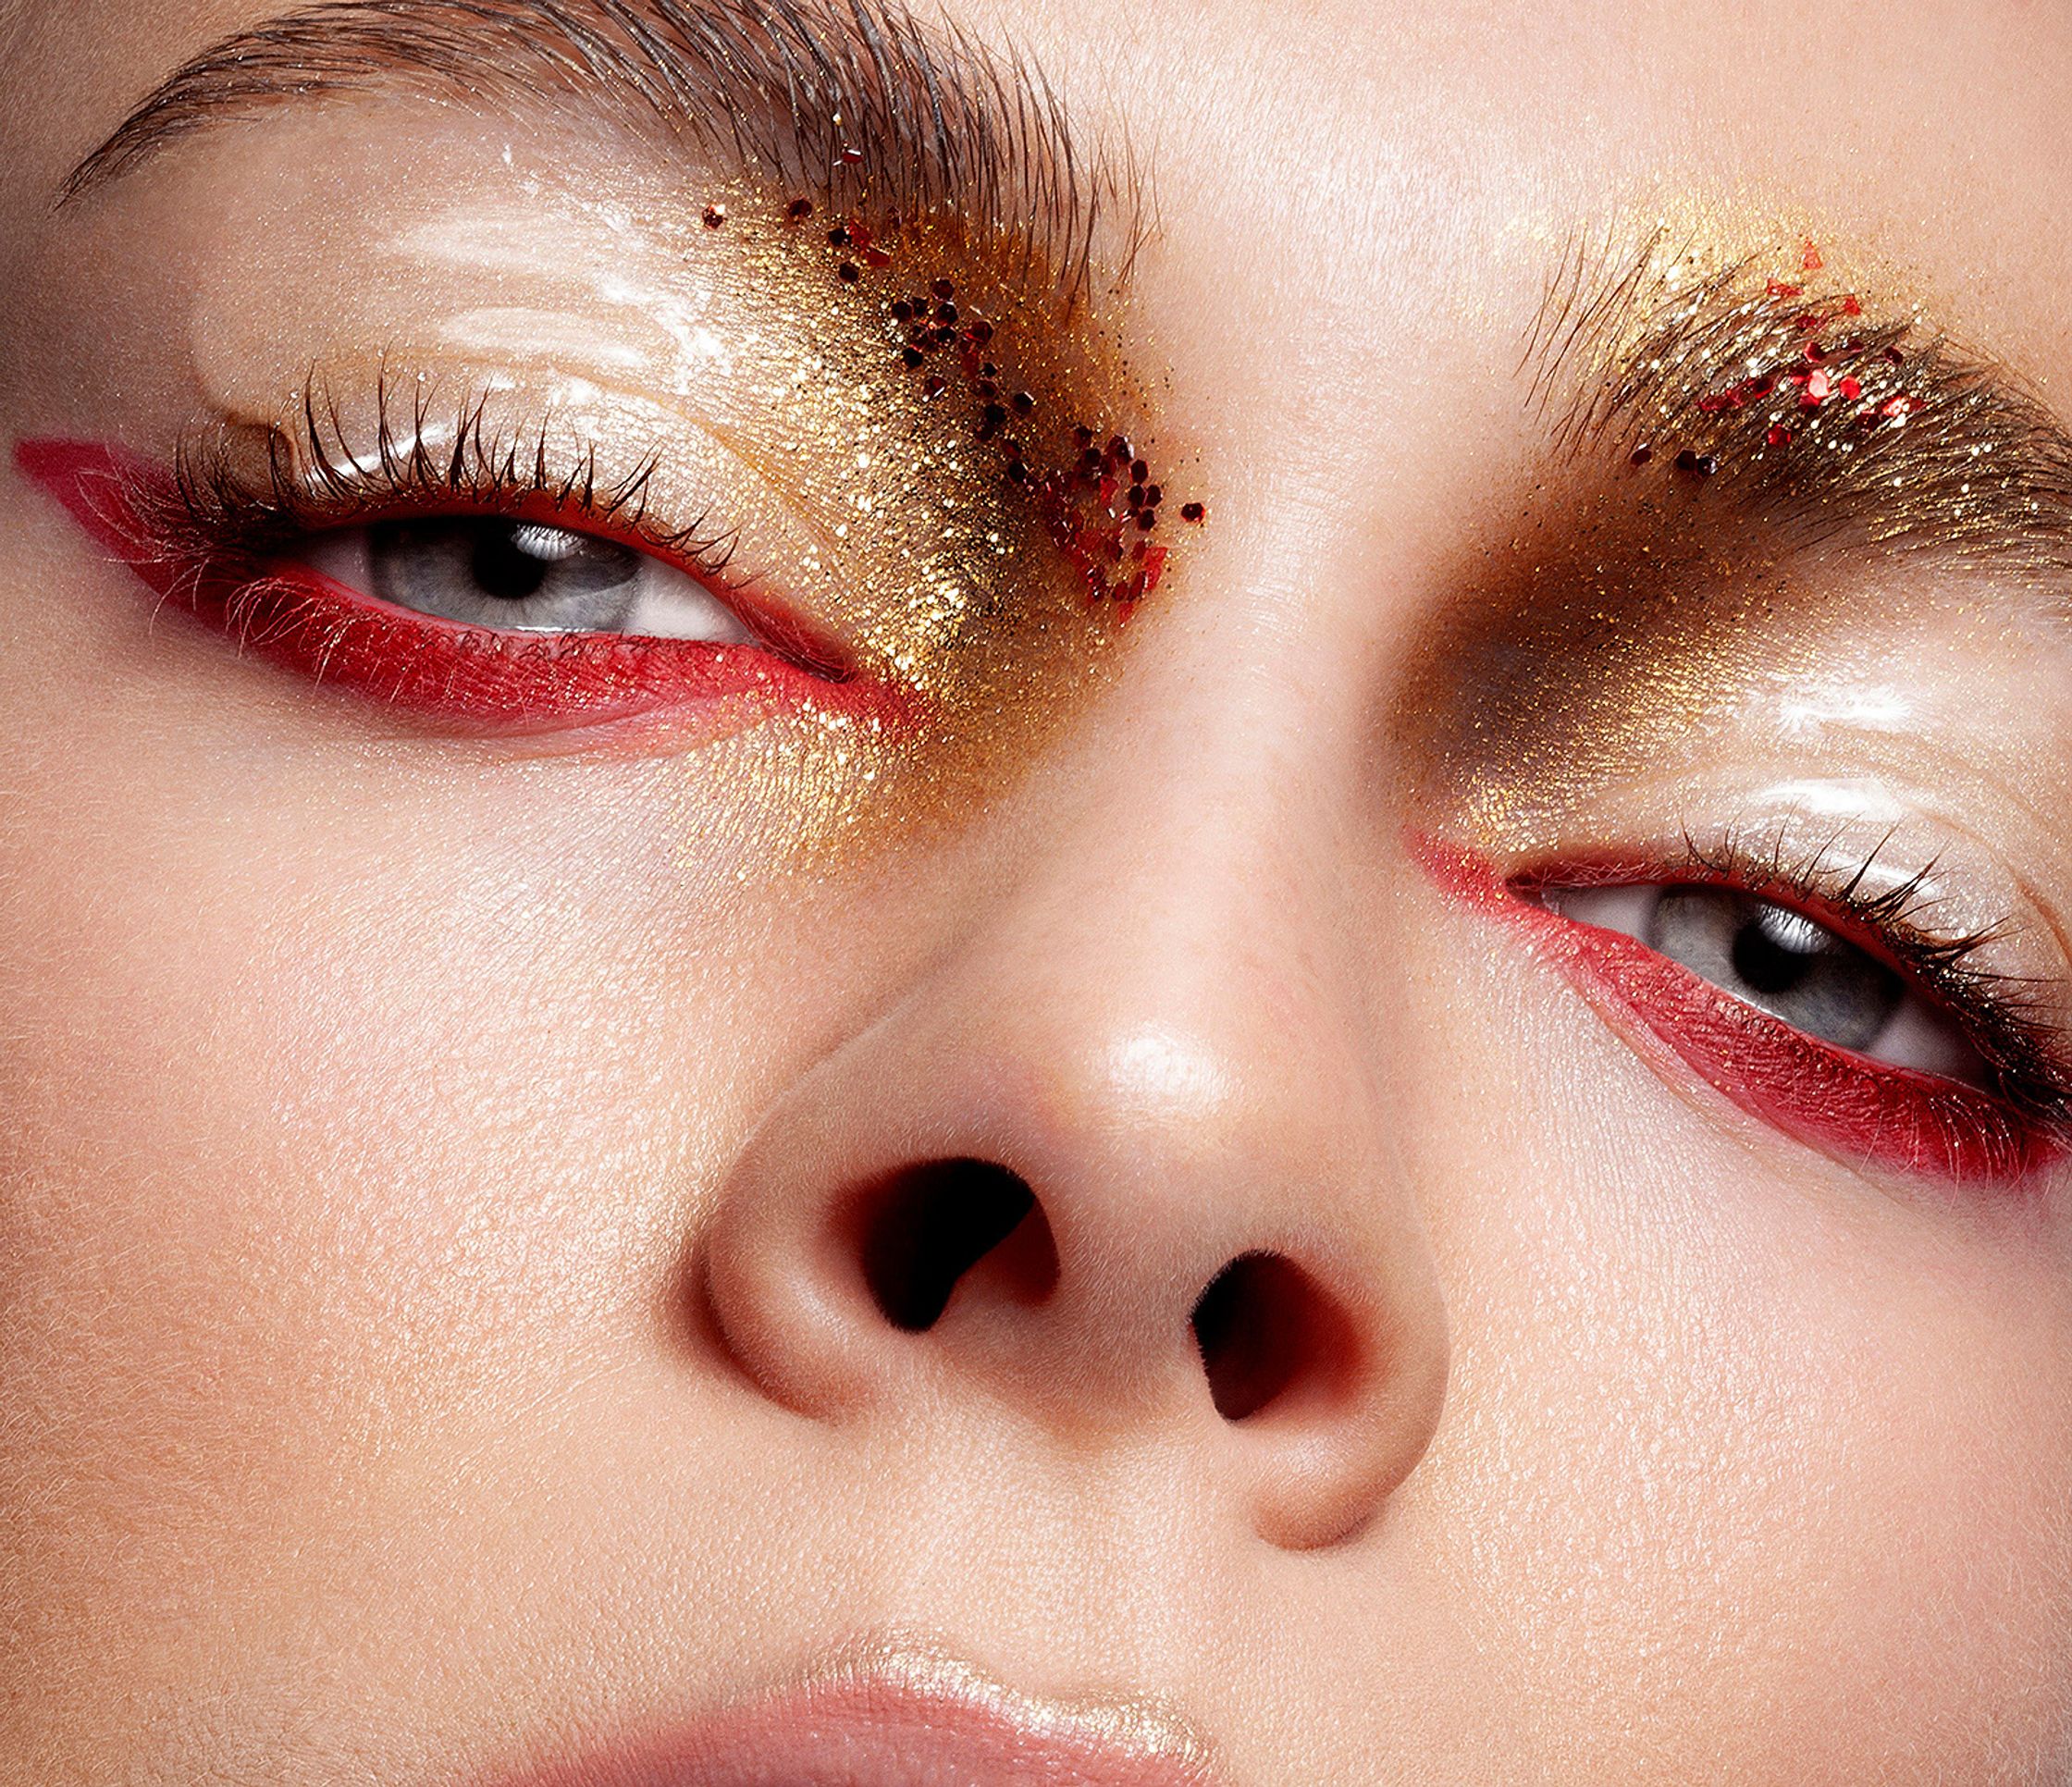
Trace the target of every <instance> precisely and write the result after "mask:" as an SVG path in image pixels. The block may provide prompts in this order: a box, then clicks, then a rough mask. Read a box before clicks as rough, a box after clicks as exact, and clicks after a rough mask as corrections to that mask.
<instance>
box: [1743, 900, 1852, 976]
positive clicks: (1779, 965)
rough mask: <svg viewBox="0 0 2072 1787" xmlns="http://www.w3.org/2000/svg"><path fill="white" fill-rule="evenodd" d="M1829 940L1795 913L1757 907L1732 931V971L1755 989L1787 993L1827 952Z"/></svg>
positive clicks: (1823, 933)
mask: <svg viewBox="0 0 2072 1787" xmlns="http://www.w3.org/2000/svg"><path fill="white" fill-rule="evenodd" d="M1831 942H1832V940H1831V939H1830V938H1829V937H1828V936H1827V934H1826V933H1825V932H1824V931H1822V930H1820V928H1819V926H1818V925H1816V924H1814V923H1813V922H1812V921H1811V920H1810V919H1808V918H1801V917H1800V916H1799V915H1798V914H1797V913H1795V912H1786V911H1783V910H1782V909H1780V908H1779V907H1777V906H1759V907H1758V908H1757V910H1756V911H1755V912H1754V913H1753V914H1751V915H1750V917H1749V919H1748V922H1747V923H1746V924H1745V925H1743V926H1742V927H1741V929H1740V930H1738V931H1736V932H1735V933H1734V940H1733V967H1734V972H1735V973H1736V974H1738V975H1740V976H1741V978H1742V979H1743V980H1745V981H1746V982H1747V983H1748V984H1749V985H1750V986H1751V987H1753V988H1754V989H1755V990H1756V991H1757V992H1772V993H1775V992H1791V991H1792V989H1793V988H1795V987H1796V986H1797V985H1798V984H1799V983H1800V982H1801V981H1803V980H1805V979H1806V978H1807V976H1808V975H1809V974H1811V973H1812V972H1813V970H1814V968H1815V967H1816V966H1817V965H1818V964H1819V959H1820V957H1821V956H1822V955H1828V954H1830V953H1831V952H1830V949H1829V947H1828V945H1829V944H1830V943H1831Z"/></svg>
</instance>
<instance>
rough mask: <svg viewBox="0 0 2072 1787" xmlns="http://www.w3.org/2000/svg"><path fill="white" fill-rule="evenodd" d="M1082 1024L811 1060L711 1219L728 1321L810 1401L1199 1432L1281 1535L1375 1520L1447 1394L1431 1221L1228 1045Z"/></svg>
mask: <svg viewBox="0 0 2072 1787" xmlns="http://www.w3.org/2000/svg"><path fill="white" fill-rule="evenodd" d="M931 1032H932V1033H931ZM1080 1041H1081V1047H1080V1049H1079V1051H1078V1052H1077V1054H1075V1053H1074V1052H1073V1051H1072V1050H1071V1049H1069V1048H1068V1047H1067V1046H1066V1045H1065V1043H1064V1041H1063V1040H1062V1039H1059V1040H1058V1044H1057V1046H1056V1047H1053V1048H1046V1049H1034V1048H1028V1047H1024V1048H1021V1049H1014V1050H1006V1051H995V1052H993V1053H992V1054H989V1055H985V1056H981V1055H978V1054H974V1053H972V1052H971V1051H969V1050H968V1049H952V1048H950V1047H948V1046H946V1039H945V1038H944V1036H943V1035H942V1034H941V1033H940V1031H939V1028H938V1026H937V1024H935V1023H931V1022H929V1021H927V1020H926V1019H925V1018H923V1017H920V1016H919V1015H918V1014H915V1013H908V1014H907V1015H906V1016H904V1017H902V1016H898V1015H895V1016H894V1018H892V1019H891V1020H888V1022H887V1023H884V1024H881V1025H880V1026H877V1027H874V1028H873V1031H872V1032H871V1033H870V1035H869V1036H868V1037H859V1038H857V1039H855V1040H854V1041H852V1042H851V1043H849V1044H847V1045H845V1047H843V1048H841V1049H838V1050H837V1051H835V1053H834V1054H832V1055H830V1056H828V1057H826V1058H824V1059H823V1060H822V1061H821V1062H820V1063H819V1064H818V1065H817V1066H815V1067H814V1068H812V1069H810V1070H809V1071H808V1074H807V1075H806V1076H805V1078H802V1079H801V1080H800V1081H799V1082H797V1083H796V1085H795V1086H794V1087H793V1088H792V1089H791V1091H789V1092H788V1093H787V1094H786V1095H785V1096H784V1097H783V1099H782V1100H781V1101H780V1103H779V1104H778V1105H777V1106H776V1107H775V1108H774V1109H773V1110H772V1111H771V1113H770V1114H769V1115H768V1116H767V1117H766V1118H765V1120H764V1122H763V1124H762V1125H761V1126H760V1127H759V1130H758V1131H757V1133H756V1135H755V1136H754V1137H753V1138H752V1139H751V1140H750V1142H749V1143H748V1145H747V1146H746V1148H745V1149H744V1151H743V1152H742V1154H741V1156H740V1157H739V1159H738V1160H737V1161H736V1163H735V1165H734V1170H733V1172H732V1173H731V1174H730V1176H729V1177H728V1179H727V1181H726V1182H725V1184H724V1185H723V1187H722V1192H721V1196H720V1199H719V1202H718V1206H717V1209H716V1212H715V1214H714V1216H713V1217H712V1219H711V1222H710V1224H709V1228H708V1230H707V1232H706V1233H705V1235H704V1236H703V1238H702V1240H701V1245H700V1250H699V1251H700V1259H701V1264H702V1276H703V1282H704V1286H705V1291H706V1295H707V1299H708V1302H709V1308H710V1310H711V1312H712V1314H713V1317H714V1323H715V1326H716V1329H717V1331H718V1333H719V1335H720V1336H721V1337H722V1342H723V1344H724V1345H725V1347H726V1348H727V1349H728V1350H729V1351H730V1352H731V1353H732V1354H733V1356H734V1360H735V1361H736V1362H738V1363H739V1364H740V1366H741V1367H742V1368H743V1369H744V1370H745V1371H746V1374H747V1375H748V1376H749V1377H750V1379H751V1380H752V1381H753V1382H754V1383H755V1384H756V1385H758V1386H759V1387H760V1389H761V1390H762V1392H763V1393H764V1394H765V1395H767V1396H768V1397H770V1398H771V1399H773V1400H774V1401H777V1402H779V1403H781V1404H783V1406H785V1407H787V1408H790V1409H792V1410H795V1411H798V1412H800V1413H802V1414H806V1415H808V1416H813V1417H820V1418H833V1417H840V1418H842V1419H845V1420H853V1419H868V1418H870V1416H871V1415H872V1414H873V1413H879V1414H890V1413H894V1412H900V1411H905V1410H906V1409H908V1408H911V1407H920V1406H926V1407H940V1406H942V1402H943V1399H955V1398H956V1397H959V1396H964V1395H983V1396H985V1397H987V1398H988V1399H991V1400H992V1401H993V1402H994V1403H996V1404H999V1405H1003V1406H1005V1407H1007V1408H1009V1409H1012V1410H1014V1411H1018V1413H1019V1414H1020V1416H1021V1417H1022V1418H1023V1419H1024V1420H1025V1421H1026V1422H1027V1423H1030V1425H1032V1426H1033V1427H1034V1428H1035V1429H1037V1430H1039V1432H1040V1435H1042V1436H1047V1437H1048V1438H1049V1439H1050V1440H1051V1441H1053V1442H1055V1443H1056V1444H1058V1445H1060V1446H1068V1447H1070V1448H1074V1449H1075V1450H1083V1449H1084V1448H1086V1447H1087V1446H1089V1445H1099V1444H1108V1445H1114V1446H1118V1447H1119V1446H1123V1445H1135V1444H1141V1443H1143V1442H1144V1441H1146V1440H1147V1439H1150V1440H1157V1441H1163V1442H1165V1443H1167V1444H1169V1445H1172V1446H1175V1447H1178V1448H1181V1449H1182V1451H1183V1452H1184V1453H1185V1455H1186V1456H1187V1458H1188V1459H1189V1460H1190V1464H1189V1467H1188V1468H1190V1469H1191V1470H1193V1471H1196V1472H1198V1473H1203V1474H1204V1475H1206V1476H1208V1477H1209V1478H1211V1479H1213V1480H1214V1486H1215V1488H1217V1489H1218V1490H1220V1491H1221V1492H1222V1493H1223V1494H1224V1495H1225V1496H1226V1497H1228V1498H1229V1499H1231V1500H1232V1502H1233V1504H1234V1505H1235V1506H1237V1507H1238V1508H1240V1510H1241V1512H1242V1515H1243V1517H1244V1518H1246V1519H1248V1520H1249V1521H1250V1522H1251V1524H1252V1527H1253V1529H1254V1530H1255V1531H1256V1532H1257V1533H1258V1534H1260V1535H1261V1536H1263V1537H1264V1538H1266V1539H1267V1540H1269V1541H1271V1542H1272V1543H1275V1544H1277V1545H1281V1546H1287V1547H1314V1546H1318V1545H1324V1544H1328V1543H1331V1542H1333V1541H1334V1540H1337V1539H1339V1538H1342V1537H1344V1536H1347V1535H1348V1534H1351V1533H1353V1532H1355V1531H1357V1530H1359V1529H1360V1528H1361V1527H1362V1526H1363V1525H1364V1524H1365V1523H1366V1522H1367V1520H1368V1519H1369V1517H1370V1516H1371V1515H1372V1513H1373V1512H1374V1511H1375V1509H1376V1508H1378V1507H1379V1506H1380V1505H1381V1503H1382V1502H1383V1501H1384V1500H1385V1499H1386V1497H1388V1494H1389V1493H1390V1492H1391V1491H1392V1490H1393V1488H1394V1487H1395V1486H1396V1485H1397V1484H1399V1483H1400V1481H1401V1479H1402V1478H1403V1477H1404V1476H1405V1475H1407V1474H1408V1473H1409V1471H1410V1470H1411V1469H1412V1467H1413V1466H1414V1465H1415V1463H1416V1461H1417V1460H1418V1459H1419V1458H1420V1457H1421V1456H1422V1455H1423V1453H1424V1450H1425V1447H1426V1445H1427V1444H1428V1442H1429V1440H1430V1437H1431V1434H1432V1432H1433V1430H1434V1428H1435V1427H1436V1425H1437V1418H1438V1411H1439V1405H1440V1402H1441V1400H1442V1399H1443V1396H1444V1387H1445V1382H1446V1337H1445V1320H1444V1312H1443V1306H1442V1305H1441V1303H1440V1301H1439V1298H1438V1292H1437V1282H1436V1277H1435V1276H1434V1275H1433V1274H1432V1272H1431V1271H1430V1269H1429V1262H1428V1260H1427V1259H1426V1257H1425V1249H1424V1245H1423V1240H1422V1231H1421V1230H1418V1229H1415V1228H1414V1226H1405V1225H1403V1224H1401V1223H1400V1222H1398V1221H1393V1220H1387V1219H1384V1220H1367V1221H1359V1220H1349V1219H1348V1217H1349V1213H1357V1212H1359V1211H1360V1210H1361V1208H1362V1205H1363V1200H1362V1198H1361V1197H1360V1195H1359V1193H1360V1191H1361V1190H1362V1189H1365V1188H1362V1187H1361V1186H1360V1185H1359V1184H1358V1183H1357V1182H1356V1181H1357V1179H1358V1177H1359V1175H1358V1174H1357V1173H1355V1174H1354V1175H1353V1181H1355V1182H1348V1181H1345V1180H1344V1179H1342V1178H1341V1179H1340V1182H1339V1183H1337V1184H1335V1185H1327V1184H1322V1183H1320V1182H1318V1181H1317V1180H1316V1179H1315V1178H1314V1177H1310V1176H1307V1175H1304V1174H1302V1173H1300V1172H1296V1173H1291V1172H1290V1171H1289V1167H1288V1165H1287V1153H1288V1148H1289V1141H1290V1138H1289V1136H1288V1135H1286V1134H1285V1133H1280V1131H1282V1130H1284V1129H1285V1125H1283V1124H1280V1123H1278V1122H1277V1121H1276V1120H1275V1114H1273V1113H1270V1112H1268V1113H1262V1112H1259V1111H1256V1110H1254V1111H1252V1112H1249V1113H1247V1112H1245V1111H1242V1110H1236V1109H1233V1108H1230V1107H1229V1103H1228V1098H1227V1095H1228V1094H1230V1092H1231V1089H1233V1088H1235V1087H1237V1086H1239V1085H1240V1084H1241V1083H1242V1081H1243V1078H1244V1077H1243V1076H1242V1075H1240V1074H1237V1073H1235V1072H1223V1071H1222V1070H1220V1069H1219V1068H1218V1067H1217V1066H1216V1063H1215V1058H1214V1057H1215V1052H1214V1051H1213V1050H1212V1049H1209V1048H1208V1047H1207V1046H1206V1045H1205V1044H1204V1045H1203V1046H1201V1047H1198V1048H1194V1049H1192V1050H1190V1051H1182V1052H1181V1054H1182V1055H1184V1058H1185V1059H1186V1061H1187V1063H1188V1073H1187V1074H1186V1075H1185V1076H1183V1077H1182V1078H1183V1079H1184V1081H1185V1083H1184V1084H1179V1083H1178V1082H1169V1081H1167V1082H1160V1084H1161V1085H1162V1086H1163V1089H1164V1090H1163V1091H1160V1090H1159V1088H1158V1087H1151V1088H1147V1084H1146V1081H1145V1079H1144V1077H1143V1074H1142V1072H1141V1067H1142V1063H1141V1060H1140V1059H1138V1057H1140V1056H1141V1054H1142V1049H1141V1046H1140V1045H1138V1044H1135V1043H1129V1042H1125V1043H1123V1044H1120V1045H1118V1044H1115V1043H1112V1042H1111V1043H1108V1044H1105V1045H1101V1046H1092V1047H1088V1046H1086V1041H1087V1040H1086V1039H1084V1038H1082V1039H1080ZM1170 1053H1171V1052H1170V1051H1168V1054H1170ZM1074 1060H1077V1061H1078V1062H1079V1063H1080V1064H1081V1065H1080V1066H1077V1067H1072V1066H1062V1067H1061V1066H1060V1065H1059V1064H1060V1062H1061V1061H1064V1062H1067V1063H1069V1062H1071V1061H1074ZM1039 1061H1040V1062H1042V1064H1043V1065H1042V1066H1041V1067H1039V1066H1037V1065H1036V1063H1037V1062H1039ZM1132 1064H1134V1065H1132ZM1204 1101H1207V1102H1208V1103H1210V1104H1211V1105H1214V1106H1215V1108H1214V1109H1207V1110H1205V1109H1204V1108H1203V1106H1204ZM1262 1126H1264V1127H1262ZM1265 1131H1274V1132H1275V1133H1272V1134H1268V1133H1265ZM1325 1152H1326V1155H1329V1154H1342V1153H1343V1152H1344V1151H1343V1150H1342V1149H1338V1150H1326V1151H1325ZM1327 1170H1329V1171H1330V1172H1331V1173H1332V1174H1333V1175H1338V1174H1340V1173H1342V1171H1343V1164H1341V1165H1340V1166H1339V1167H1334V1168H1331V1169H1327ZM1389 1203H1390V1198H1389V1197H1388V1194H1387V1193H1386V1191H1379V1190H1376V1191H1372V1194H1371V1195H1370V1196H1368V1197H1367V1198H1366V1199H1365V1201H1364V1207H1365V1211H1366V1214H1368V1215H1369V1216H1370V1217H1374V1216H1378V1215H1381V1214H1382V1213H1384V1212H1385V1211H1386V1210H1387V1209H1388V1205H1389Z"/></svg>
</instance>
